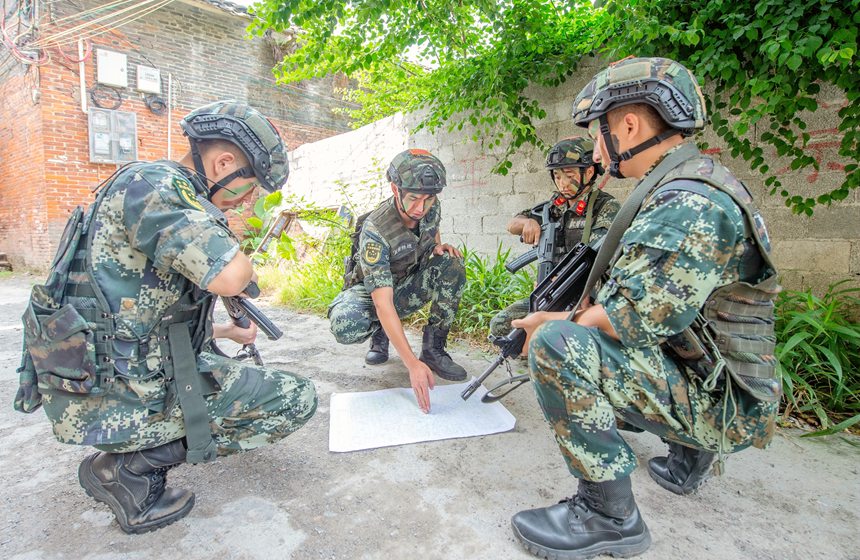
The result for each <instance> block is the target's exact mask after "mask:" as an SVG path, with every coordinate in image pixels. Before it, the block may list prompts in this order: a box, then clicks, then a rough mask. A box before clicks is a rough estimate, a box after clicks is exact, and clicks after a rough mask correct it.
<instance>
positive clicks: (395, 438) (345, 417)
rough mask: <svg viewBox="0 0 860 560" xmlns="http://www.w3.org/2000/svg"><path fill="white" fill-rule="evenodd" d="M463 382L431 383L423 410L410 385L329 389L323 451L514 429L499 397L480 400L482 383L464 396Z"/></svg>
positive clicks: (511, 418) (512, 422)
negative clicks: (427, 410) (350, 390)
mask: <svg viewBox="0 0 860 560" xmlns="http://www.w3.org/2000/svg"><path fill="white" fill-rule="evenodd" d="M467 386H468V383H459V384H454V385H437V386H436V388H435V389H433V390H432V391H430V413H429V414H424V413H423V412H421V410H420V409H419V408H418V404H417V403H416V402H415V394H414V393H413V392H412V389H411V388H407V389H383V390H381V391H369V392H365V393H333V394H332V396H331V426H330V429H329V440H328V441H329V443H328V447H329V451H335V452H345V451H358V450H361V449H374V448H377V447H388V446H392V445H404V444H407V443H418V442H421V441H434V440H440V439H452V438H464V437H473V436H483V435H488V434H496V433H499V432H507V431H509V430H512V429H514V426H515V425H516V421H517V419H516V418H514V416H513V415H512V414H511V413H510V412H508V410H507V409H506V408H505V407H504V406H503V405H502V403H501V402H495V403H491V404H487V403H482V402H481V397H482V396H483V395H484V394H485V393H486V392H487V390H486V389H484V387H479V388H478V390H477V391H475V394H474V395H472V396H471V397H470V398H469V400H467V401H464V400H463V399H462V398H460V393H462V392H463V390H464V389H465V388H466V387H467Z"/></svg>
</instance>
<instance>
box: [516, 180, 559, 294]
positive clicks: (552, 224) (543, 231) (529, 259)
mask: <svg viewBox="0 0 860 560" xmlns="http://www.w3.org/2000/svg"><path fill="white" fill-rule="evenodd" d="M559 201H561V202H560V203H559ZM565 201H566V200H565V198H564V197H562V196H556V197H553V198H552V199H550V200H547V201H546V202H544V203H543V204H538V205H537V206H535V207H534V208H532V209H531V215H532V216H535V217H540V219H541V225H540V241H538V245H537V247H535V248H533V249H530V250H529V251H526V252H525V253H523V254H522V255H520V256H519V257H517V258H515V259H514V260H512V261H509V262H508V263H507V264H505V270H507V271H508V272H510V273H511V274H513V273H515V272H516V271H518V270H519V269H521V268H522V267H524V266H526V265H528V264H531V263H533V262H534V261H538V275H537V280H538V282H540V281H542V280H543V279H544V278H546V277H547V276H548V275H549V273H550V271H551V270H552V269H553V257H554V256H555V252H556V249H557V247H558V241H559V239H558V238H559V235H560V234H561V233H562V228H563V225H562V223H561V217H559V218H553V215H552V210H553V208H555V207H557V206H559V205H560V204H564V202H565ZM521 239H522V238H521Z"/></svg>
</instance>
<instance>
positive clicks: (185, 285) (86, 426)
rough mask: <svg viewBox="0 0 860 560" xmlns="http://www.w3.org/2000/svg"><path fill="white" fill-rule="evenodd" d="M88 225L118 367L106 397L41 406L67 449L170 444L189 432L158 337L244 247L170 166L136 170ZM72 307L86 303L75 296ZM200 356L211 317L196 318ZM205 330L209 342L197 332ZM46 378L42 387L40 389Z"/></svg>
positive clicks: (111, 189)
mask: <svg viewBox="0 0 860 560" xmlns="http://www.w3.org/2000/svg"><path fill="white" fill-rule="evenodd" d="M104 189H107V190H106V192H104V193H103V198H102V199H101V202H100V203H98V206H97V208H96V209H95V212H94V214H93V215H92V218H91V224H90V228H89V229H90V241H89V247H88V255H87V256H88V259H87V262H88V263H89V270H88V271H87V272H88V273H89V274H90V275H91V278H93V279H94V280H95V281H96V283H97V285H98V288H99V289H100V291H101V292H102V293H103V295H104V298H105V301H106V303H107V306H108V308H109V315H110V317H109V320H110V321H111V325H110V330H111V331H112V334H111V335H110V336H109V337H108V338H110V343H109V344H108V346H107V350H103V351H104V352H105V354H106V355H105V356H104V358H102V357H99V360H103V359H104V360H105V361H109V362H110V363H112V365H113V368H112V369H113V371H112V376H105V377H106V379H104V380H103V383H102V389H103V390H102V391H101V392H100V393H101V394H99V395H97V396H94V395H87V394H86V393H78V394H73V393H69V392H64V391H59V392H56V391H47V392H46V394H44V398H43V404H44V407H45V412H46V414H47V415H48V417H49V418H50V420H51V422H52V424H53V428H54V433H55V435H56V437H57V439H59V440H60V441H61V442H64V443H74V444H85V445H96V446H102V448H104V449H110V448H111V446H112V445H120V444H122V443H125V442H130V441H134V440H137V439H143V440H148V441H150V442H153V441H154V442H159V441H160V442H162V443H167V442H170V441H172V440H174V439H177V438H178V437H181V436H182V435H183V434H184V425H183V421H182V414H181V410H180V409H179V407H178V406H175V404H176V402H175V400H176V396H175V395H174V394H172V389H171V385H172V384H171V383H168V382H167V381H166V379H165V377H166V376H165V369H164V367H165V366H164V365H163V364H164V361H165V360H167V359H170V357H169V356H166V354H168V353H169V351H168V349H167V345H166V343H165V342H164V339H166V337H163V336H160V334H163V333H161V331H160V330H159V329H161V328H162V327H163V325H162V322H163V321H162V319H165V320H167V319H169V317H165V315H166V313H167V312H168V310H171V313H172V314H175V312H176V311H177V310H178V311H180V312H182V310H184V309H189V310H190V309H193V308H194V305H195V302H199V301H200V298H203V297H205V296H206V294H205V292H203V291H201V290H199V289H198V287H199V288H202V289H204V290H205V288H206V287H207V286H208V285H209V283H210V282H211V281H212V279H213V278H214V277H215V276H217V275H218V273H220V272H221V271H222V270H223V269H224V267H225V266H226V265H227V263H229V262H230V261H231V260H232V258H233V257H234V256H235V255H236V253H237V252H238V250H239V244H238V241H237V239H236V238H235V236H234V235H233V234H232V233H231V232H230V231H229V230H228V229H227V228H226V227H224V226H223V225H221V224H220V223H219V222H218V221H216V219H215V218H213V217H212V216H210V215H209V214H207V213H206V212H205V211H203V209H202V207H201V205H200V203H199V202H198V200H197V196H198V195H200V196H203V195H204V193H205V188H204V187H203V186H202V185H201V184H200V183H199V182H198V180H197V179H196V177H195V176H194V175H193V174H192V173H191V172H190V171H186V170H184V168H178V167H177V166H176V165H175V164H173V163H171V162H155V163H137V164H132V165H129V166H127V167H126V168H124V169H122V170H121V171H120V172H119V173H118V174H117V176H116V177H115V178H114V179H113V180H112V181H111V182H110V183H109V184H108V185H106V186H105V187H104ZM69 301H70V302H71V304H72V305H73V306H74V305H80V304H81V302H77V303H76V302H75V298H69ZM188 317H189V318H191V321H192V322H194V321H198V322H200V321H202V322H203V324H202V325H197V326H196V327H195V326H194V325H190V326H191V329H192V331H196V332H197V333H198V334H197V336H196V343H195V348H196V349H197V351H199V350H200V349H201V348H202V347H203V346H205V345H206V343H208V339H209V337H210V336H211V326H210V325H209V321H210V318H209V316H208V315H201V314H199V313H196V312H194V313H191V314H190V315H188ZM203 332H205V335H201V334H200V333H203ZM42 384H43V376H42V375H40V378H39V387H40V389H42V386H43V385H42Z"/></svg>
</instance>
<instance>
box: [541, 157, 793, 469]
mask: <svg viewBox="0 0 860 560" xmlns="http://www.w3.org/2000/svg"><path fill="white" fill-rule="evenodd" d="M676 149H678V148H676ZM671 152H672V151H670V152H669V153H671ZM667 155H668V153H667ZM664 157H665V156H664ZM693 165H694V167H695V168H696V169H698V170H699V172H700V173H701V174H702V175H705V174H708V173H712V172H713V170H714V169H715V168H719V169H720V170H721V171H722V172H724V173H726V175H725V177H724V179H723V180H724V182H725V183H726V184H728V185H730V186H731V187H733V188H735V189H737V190H738V192H746V190H745V188H744V187H743V186H742V184H741V183H740V182H739V181H737V180H736V179H735V178H734V177H732V176H731V175H730V174H728V172H727V170H725V168H722V167H721V166H719V164H716V163H715V162H713V161H712V160H711V159H710V158H709V157H706V156H701V155H700V156H698V159H695V160H694V161H693ZM646 176H647V174H646ZM678 184H679V183H678V182H677V181H676V182H675V183H672V182H669V183H667V184H666V185H664V186H662V187H661V188H658V189H655V190H653V191H652V192H651V195H649V198H646V201H645V203H644V204H643V206H642V208H641V210H640V211H639V213H638V214H637V216H636V218H635V219H634V220H633V223H632V225H631V226H630V228H629V229H628V230H627V231H626V232H625V233H624V235H623V237H622V239H621V247H622V253H621V255H620V257H619V258H618V260H617V261H616V262H615V263H614V265H613V266H612V267H611V270H610V271H609V278H608V280H607V281H606V282H605V283H604V285H603V286H602V287H601V289H600V291H599V293H598V298H597V302H598V303H599V304H601V305H603V306H604V308H605V310H606V313H607V315H608V317H609V320H610V323H611V324H612V326H613V328H614V329H615V330H616V332H617V333H618V336H619V338H620V340H619V341H616V340H614V339H612V338H611V337H609V336H607V335H606V334H605V333H603V332H601V331H600V330H598V329H596V328H586V327H582V326H580V325H577V324H575V323H572V322H569V321H549V322H547V323H545V324H544V325H542V326H541V327H540V328H538V329H537V330H536V331H535V333H534V335H533V337H532V340H531V343H530V346H529V365H530V369H531V375H532V379H533V381H534V388H535V391H536V393H537V396H538V400H539V402H540V405H541V408H542V409H543V411H544V415H545V417H546V419H547V421H548V422H549V423H550V425H551V426H552V428H553V430H554V432H555V437H556V441H557V442H558V444H559V447H560V448H561V451H562V454H563V455H564V457H565V460H566V461H567V464H568V468H569V469H570V472H571V473H572V474H573V475H574V476H576V477H578V478H581V479H585V480H589V481H598V482H599V481H608V480H617V479H621V478H623V477H625V476H627V475H629V474H630V473H631V472H632V471H633V470H634V468H635V467H636V457H635V454H634V453H633V451H632V450H631V449H630V447H629V446H628V445H627V443H626V442H625V441H624V439H623V438H622V437H621V436H620V435H619V433H618V430H617V426H616V415H618V416H619V417H620V418H621V419H623V420H624V421H625V422H627V423H630V424H633V425H634V426H638V427H639V428H642V429H645V430H647V431H650V432H653V433H656V434H658V435H660V436H661V437H663V438H665V439H668V440H670V441H675V442H679V443H682V444H686V445H689V446H692V447H696V448H703V449H707V450H710V451H717V450H724V451H736V450H740V449H743V448H745V447H748V446H750V445H753V446H756V447H763V446H764V445H766V444H767V443H768V442H769V441H770V439H771V438H772V436H773V430H774V423H775V415H776V412H777V407H778V403H777V402H765V401H761V400H758V399H756V398H754V397H753V396H751V395H750V394H748V393H747V392H744V391H739V390H737V388H736V387H735V386H734V384H733V383H729V384H726V383H725V380H723V381H721V385H719V386H718V387H717V389H716V390H708V389H706V388H705V387H704V386H703V385H705V383H704V381H703V379H702V378H701V377H700V376H698V375H697V374H696V373H695V372H694V371H693V370H692V369H690V368H689V367H687V366H686V365H685V364H683V363H681V362H680V361H678V360H675V359H673V358H672V357H671V356H670V355H667V352H666V350H665V346H664V343H665V341H666V339H667V338H668V337H670V336H672V335H676V334H678V333H680V332H681V331H683V330H684V329H685V328H687V327H688V326H689V325H690V324H691V322H692V321H693V320H694V319H695V317H696V315H697V313H698V312H699V311H700V310H701V308H702V307H703V305H704V304H705V301H706V299H707V298H708V297H709V295H710V294H711V293H712V292H713V290H715V289H717V288H718V287H720V286H725V285H728V284H731V283H733V282H737V281H744V282H750V283H753V284H754V283H756V282H759V281H760V280H761V279H762V278H763V277H765V276H766V275H767V273H768V272H772V271H769V270H766V267H765V266H764V263H763V262H762V260H761V259H759V258H758V250H757V249H756V248H755V247H754V245H753V243H751V240H750V239H749V237H748V233H745V226H744V216H743V214H742V212H741V211H740V209H739V208H738V206H737V205H736V204H735V202H733V200H732V199H731V198H730V197H729V196H728V195H727V194H726V193H724V192H722V191H720V190H717V189H715V188H713V187H712V186H710V185H707V184H706V183H705V182H701V183H700V185H701V186H702V188H703V189H705V191H704V192H706V195H703V194H701V193H695V192H690V191H689V190H685V189H682V188H678V190H675V188H673V186H674V185H678ZM676 188H677V187H676ZM747 196H748V194H747ZM750 203H751V199H750ZM757 225H758V226H759V228H758V230H759V235H760V237H761V239H762V241H763V242H764V249H765V250H767V251H769V250H770V244H769V240H768V237H767V232H766V231H765V230H764V227H763V223H759V224H757ZM771 348H772V342H771ZM747 357H748V358H749V359H751V360H758V361H761V362H763V363H766V364H769V366H770V367H772V365H773V361H774V357H773V356H772V355H755V356H747ZM724 427H725V428H724ZM724 429H725V439H723V431H724Z"/></svg>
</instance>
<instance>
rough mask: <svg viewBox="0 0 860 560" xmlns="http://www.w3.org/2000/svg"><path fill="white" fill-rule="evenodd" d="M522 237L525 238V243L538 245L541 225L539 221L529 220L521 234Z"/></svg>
mask: <svg viewBox="0 0 860 560" xmlns="http://www.w3.org/2000/svg"><path fill="white" fill-rule="evenodd" d="M520 237H522V238H523V243H528V244H529V245H537V244H538V241H540V224H539V223H537V220H532V219H531V218H529V219H528V220H527V221H526V223H525V225H524V226H523V232H522V234H520Z"/></svg>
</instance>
